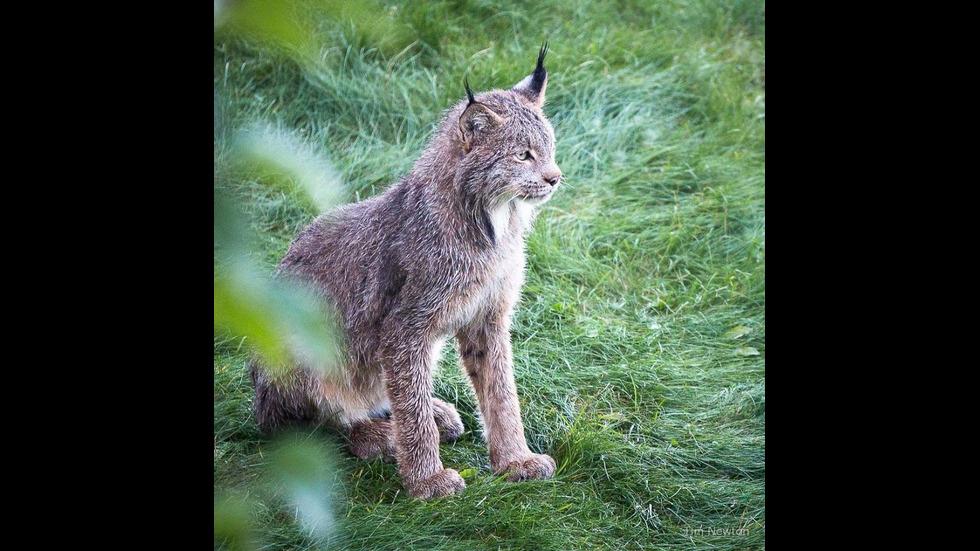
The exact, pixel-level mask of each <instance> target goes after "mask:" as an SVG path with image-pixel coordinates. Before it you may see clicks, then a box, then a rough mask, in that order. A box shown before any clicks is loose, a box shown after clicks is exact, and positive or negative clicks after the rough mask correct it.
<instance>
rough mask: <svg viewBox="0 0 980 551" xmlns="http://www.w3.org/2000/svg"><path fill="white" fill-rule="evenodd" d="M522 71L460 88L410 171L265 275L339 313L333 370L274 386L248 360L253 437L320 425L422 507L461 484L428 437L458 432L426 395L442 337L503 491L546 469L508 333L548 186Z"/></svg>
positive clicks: (309, 236) (546, 141)
mask: <svg viewBox="0 0 980 551" xmlns="http://www.w3.org/2000/svg"><path fill="white" fill-rule="evenodd" d="M546 53H547V44H545V45H544V46H543V47H542V48H541V51H540V53H539V54H538V62H537V67H536V68H535V69H534V72H532V73H531V74H530V75H528V76H527V77H526V78H524V79H523V80H522V81H521V82H519V83H518V84H517V85H516V86H514V87H513V88H512V89H510V90H492V91H489V92H484V93H480V94H474V93H473V91H472V90H471V89H470V86H469V84H468V83H465V90H466V98H464V99H463V100H462V101H460V102H459V103H458V104H456V105H455V106H454V107H452V108H451V109H449V111H448V112H447V113H446V115H445V116H444V118H443V119H442V122H441V123H440V125H439V127H438V128H437V129H436V131H435V134H434V135H433V136H432V137H431V138H430V141H429V143H428V145H427V146H426V148H425V150H424V151H423V152H422V154H421V156H420V157H419V159H418V160H417V161H416V162H415V164H414V166H413V168H412V170H411V172H410V173H409V174H408V175H407V176H405V177H404V178H402V179H401V180H400V181H399V182H397V183H395V184H394V185H392V186H391V187H390V188H389V189H387V190H386V191H385V192H383V193H381V194H379V195H377V196H375V197H373V198H371V199H368V200H365V201H361V202H360V203H356V204H352V205H346V206H344V207H341V208H339V209H337V210H335V211H333V212H330V213H327V214H325V215H323V216H321V217H319V218H317V219H316V220H315V221H313V222H312V223H311V224H310V225H309V226H308V227H306V229H304V230H303V231H302V232H301V233H300V234H299V236H298V237H297V238H296V240H295V241H293V243H292V244H291V245H290V247H289V251H288V252H287V253H286V255H285V257H284V258H283V259H282V261H281V262H280V264H279V267H278V270H277V272H276V277H280V278H295V279H298V280H299V281H302V282H305V283H306V284H309V285H312V286H313V288H314V289H315V290H316V291H317V292H318V293H319V294H320V295H321V296H322V297H323V298H324V299H325V300H326V301H328V302H329V303H330V304H331V305H333V306H334V307H335V308H336V310H337V312H338V316H339V319H340V325H341V327H342V331H343V336H344V343H345V352H344V354H343V358H344V363H345V365H344V366H343V369H340V370H333V371H330V372H329V373H328V374H326V375H323V374H321V373H319V372H317V371H316V370H313V369H310V366H303V365H299V366H297V367H298V369H296V370H293V371H292V372H291V373H292V374H291V375H289V376H288V377H286V378H276V379H273V378H272V377H270V376H269V374H268V373H267V372H266V371H265V370H264V369H263V367H262V366H261V365H260V363H259V362H258V360H254V359H253V360H252V362H251V365H250V374H251V377H252V382H253V383H254V385H255V402H254V412H255V416H256V419H257V421H258V423H259V425H260V426H261V427H262V428H263V429H264V430H266V431H271V430H275V429H277V428H280V427H283V426H287V425H291V424H293V423H297V422H309V423H325V424H328V425H332V426H334V427H337V428H339V429H341V430H342V431H343V433H344V434H345V436H346V439H347V443H348V448H349V450H350V451H351V452H352V453H353V454H354V455H356V456H358V457H361V458H365V459H369V458H375V457H378V456H380V457H382V458H383V459H385V460H389V461H390V460H393V459H394V460H396V461H397V463H398V470H399V473H400V474H401V477H402V483H403V484H404V486H405V488H406V489H407V490H408V492H409V494H410V495H412V496H414V497H418V498H432V497H439V496H445V495H451V494H455V493H459V492H461V491H462V490H463V489H464V488H465V487H466V484H465V482H464V481H463V479H462V477H460V475H459V473H457V472H456V471H455V470H453V469H447V468H444V467H443V464H442V461H441V460H440V459H439V442H440V440H441V441H442V442H451V441H453V440H455V439H456V438H458V437H459V436H460V434H461V433H462V432H463V423H462V421H461V420H460V417H459V414H458V413H457V411H456V408H455V407H454V406H453V405H451V404H449V403H446V402H444V401H442V400H439V399H437V398H435V397H433V395H432V391H433V390H432V373H433V369H434V368H435V367H436V364H437V363H438V355H439V352H440V350H441V348H442V345H443V344H444V342H445V340H446V339H447V338H450V337H453V338H455V339H456V342H457V344H458V350H459V357H460V358H461V363H462V368H463V369H464V370H465V372H466V374H467V376H468V377H469V381H470V383H471V384H472V386H473V389H474V391H475V393H476V397H477V400H478V402H479V409H480V417H481V420H482V424H483V431H484V436H485V438H486V441H487V445H488V448H489V453H490V464H491V467H492V469H493V471H494V472H495V473H501V474H507V475H508V479H509V480H511V481H520V480H529V479H546V478H550V477H551V476H552V475H554V472H555V462H554V460H553V459H552V458H551V457H550V456H548V455H542V454H536V453H532V452H531V450H530V449H529V448H528V446H527V443H526V440H525V437H524V426H523V423H522V420H521V410H520V403H519V401H518V397H517V388H516V385H515V382H514V368H513V360H512V352H511V344H510V324H511V316H512V314H513V312H514V307H515V305H516V303H517V301H518V299H519V296H520V291H521V286H522V285H523V283H524V268H525V255H524V235H525V232H527V231H528V230H529V229H530V227H531V224H532V222H533V221H534V218H535V216H536V210H535V207H536V206H538V205H540V204H542V203H544V202H545V201H547V200H548V199H549V198H550V197H551V196H552V194H553V193H554V191H555V189H556V188H557V187H558V184H559V182H560V181H561V178H562V173H561V171H560V170H559V168H558V166H557V165H556V164H555V138H554V130H553V128H552V126H551V123H550V122H549V121H548V120H547V119H546V118H545V116H544V113H543V112H542V106H543V104H544V100H545V89H546V86H547V80H548V75H547V71H546V70H545V67H544V58H545V54H546Z"/></svg>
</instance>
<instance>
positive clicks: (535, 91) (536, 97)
mask: <svg viewBox="0 0 980 551" xmlns="http://www.w3.org/2000/svg"><path fill="white" fill-rule="evenodd" d="M546 55H548V43H547V42H545V43H544V45H542V46H541V51H539V52H538V66H537V67H535V68H534V72H533V73H531V74H530V75H528V76H526V77H524V80H522V81H520V82H518V83H517V86H514V92H517V93H518V94H520V95H522V96H524V97H526V98H527V99H529V100H531V103H533V104H534V105H537V106H538V107H541V106H542V105H544V91H545V89H546V88H547V87H548V71H547V70H546V69H545V68H544V56H546Z"/></svg>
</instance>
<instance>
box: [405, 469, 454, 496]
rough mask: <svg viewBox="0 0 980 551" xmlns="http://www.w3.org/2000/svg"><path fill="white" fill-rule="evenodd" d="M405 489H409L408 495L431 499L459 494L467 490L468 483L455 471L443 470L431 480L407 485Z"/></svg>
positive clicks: (431, 477) (426, 479) (430, 478)
mask: <svg viewBox="0 0 980 551" xmlns="http://www.w3.org/2000/svg"><path fill="white" fill-rule="evenodd" d="M405 487H406V488H407V489H408V495H410V496H412V497H417V498H419V499H429V498H433V497H443V496H451V495H454V494H458V493H460V492H462V491H463V489H464V488H466V482H464V481H463V477H461V476H459V473H458V472H456V471H454V470H453V469H443V470H441V471H439V472H438V473H436V474H434V475H432V476H430V477H429V478H424V479H422V480H418V481H415V482H414V483H412V484H406V485H405Z"/></svg>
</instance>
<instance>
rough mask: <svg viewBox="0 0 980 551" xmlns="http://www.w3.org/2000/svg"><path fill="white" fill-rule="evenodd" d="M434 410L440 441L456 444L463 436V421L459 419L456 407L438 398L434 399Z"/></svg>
mask: <svg viewBox="0 0 980 551" xmlns="http://www.w3.org/2000/svg"><path fill="white" fill-rule="evenodd" d="M432 410H433V414H434V416H435V418H436V425H437V426H438V427H439V440H441V441H442V442H454V441H455V440H456V439H457V438H459V435H461V434H463V420H462V419H460V418H459V413H458V412H457V411H456V407H455V406H453V405H452V404H450V403H448V402H443V401H442V400H440V399H438V398H433V399H432Z"/></svg>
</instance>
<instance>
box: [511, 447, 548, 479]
mask: <svg viewBox="0 0 980 551" xmlns="http://www.w3.org/2000/svg"><path fill="white" fill-rule="evenodd" d="M498 472H500V473H508V476H507V481H508V482H521V481H523V480H547V479H549V478H551V477H552V476H554V475H555V460H554V459H552V458H551V456H550V455H545V454H539V453H532V454H531V455H529V456H528V457H525V458H522V459H518V460H516V461H511V462H510V463H508V464H507V466H506V467H504V468H503V469H500V470H499V471H498Z"/></svg>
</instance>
